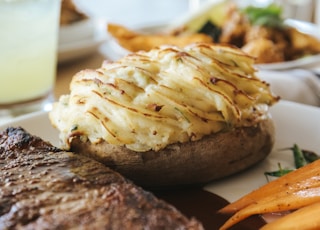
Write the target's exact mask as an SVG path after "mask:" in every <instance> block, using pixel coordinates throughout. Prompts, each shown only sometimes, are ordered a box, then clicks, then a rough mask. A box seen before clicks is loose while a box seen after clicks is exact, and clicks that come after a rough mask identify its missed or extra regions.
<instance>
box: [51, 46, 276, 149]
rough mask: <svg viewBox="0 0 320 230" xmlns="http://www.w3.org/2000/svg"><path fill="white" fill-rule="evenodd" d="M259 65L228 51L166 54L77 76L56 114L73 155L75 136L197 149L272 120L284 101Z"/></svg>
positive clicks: (137, 56) (192, 49)
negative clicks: (196, 144)
mask: <svg viewBox="0 0 320 230" xmlns="http://www.w3.org/2000/svg"><path fill="white" fill-rule="evenodd" d="M253 63H254V59H253V58H251V57H249V56H247V55H246V54H244V53H243V52H242V51H240V50H238V49H234V48H231V47H228V46H221V45H213V44H205V43H198V44H192V45H189V46H187V47H185V48H183V49H182V48H177V47H174V46H162V47H159V48H156V49H153V50H151V51H149V52H137V53H134V54H130V55H128V56H126V57H124V58H122V59H120V60H119V61H117V62H113V63H109V62H105V63H103V65H102V66H101V67H100V68H99V69H97V70H83V71H81V72H79V73H77V74H76V75H75V76H74V78H73V80H72V82H71V85H70V90H71V92H70V95H64V96H61V98H60V100H59V102H56V103H55V104H54V107H53V110H52V111H51V112H50V120H51V122H52V124H53V125H54V126H55V127H57V129H59V131H60V138H61V140H62V141H63V142H64V144H65V146H66V147H68V146H69V143H70V141H71V140H72V138H73V137H74V136H81V138H83V139H84V140H87V139H89V141H90V142H91V143H93V144H94V143H97V142H100V141H107V142H108V143H110V144H115V145H124V146H126V147H127V148H129V149H131V150H134V151H148V150H155V151H157V150H160V149H162V148H164V147H166V146H167V145H169V144H172V143H176V142H187V141H196V140H199V139H200V138H202V137H203V136H205V135H210V134H212V133H216V132H220V131H226V130H228V129H231V128H233V127H239V126H251V125H254V124H256V123H257V122H259V121H260V120H261V119H265V118H266V116H268V107H269V106H270V105H272V104H273V103H275V102H276V101H277V100H278V98H277V97H275V96H274V95H272V93H271V92H270V90H269V86H268V84H267V83H265V82H263V81H261V80H259V79H258V78H257V77H256V76H255V69H254V68H253Z"/></svg>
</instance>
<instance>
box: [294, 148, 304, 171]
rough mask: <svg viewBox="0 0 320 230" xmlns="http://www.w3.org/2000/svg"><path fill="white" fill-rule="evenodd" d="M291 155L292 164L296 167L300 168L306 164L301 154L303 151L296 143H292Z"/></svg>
mask: <svg viewBox="0 0 320 230" xmlns="http://www.w3.org/2000/svg"><path fill="white" fill-rule="evenodd" d="M292 151H293V156H294V164H295V166H296V168H297V169H298V168H301V167H303V166H305V165H307V164H308V162H307V161H306V159H305V158H304V156H303V153H302V151H301V149H300V148H299V146H298V145H297V144H294V145H293V147H292Z"/></svg>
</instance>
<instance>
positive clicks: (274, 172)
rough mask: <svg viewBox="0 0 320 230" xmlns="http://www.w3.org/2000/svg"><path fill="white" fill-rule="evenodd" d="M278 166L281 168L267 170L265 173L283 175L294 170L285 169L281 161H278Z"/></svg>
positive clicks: (275, 175) (276, 175) (266, 174)
mask: <svg viewBox="0 0 320 230" xmlns="http://www.w3.org/2000/svg"><path fill="white" fill-rule="evenodd" d="M278 167H279V170H277V171H271V172H265V173H264V175H265V176H273V177H281V176H283V175H285V174H287V173H289V172H292V171H293V169H283V168H282V167H281V164H280V163H278Z"/></svg>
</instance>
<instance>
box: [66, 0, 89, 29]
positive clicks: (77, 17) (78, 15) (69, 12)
mask: <svg viewBox="0 0 320 230" xmlns="http://www.w3.org/2000/svg"><path fill="white" fill-rule="evenodd" d="M86 18H87V16H86V15H85V14H84V13H82V12H80V11H79V10H78V9H77V7H76V6H75V4H74V3H73V1H72V0H62V1H61V13H60V25H67V24H71V23H73V22H77V21H81V20H83V19H86Z"/></svg>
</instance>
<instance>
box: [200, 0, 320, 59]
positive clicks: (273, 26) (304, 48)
mask: <svg viewBox="0 0 320 230" xmlns="http://www.w3.org/2000/svg"><path fill="white" fill-rule="evenodd" d="M281 14H282V10H281V8H280V7H279V6H277V5H269V6H267V7H264V8H260V7H253V6H249V7H247V8H245V9H240V8H238V7H237V6H235V5H234V4H231V5H230V7H229V9H228V10H227V13H226V16H225V18H224V22H222V24H221V25H217V27H218V28H220V30H217V29H216V30H215V31H216V33H215V36H216V37H218V38H217V39H216V40H215V41H216V42H218V43H228V44H233V45H236V46H237V47H240V48H241V49H243V50H244V51H245V52H247V53H248V54H250V55H251V56H254V57H256V63H258V64H261V63H274V62H284V61H290V60H295V59H298V58H302V57H305V56H308V55H314V54H319V53H320V40H319V39H318V38H316V37H314V36H312V35H310V34H306V33H303V32H301V31H299V30H298V29H296V28H294V27H291V26H289V25H286V24H285V22H284V20H283V19H282V18H281ZM209 23H210V22H209ZM213 27H214V25H213ZM199 31H201V32H204V31H202V29H200V30H199ZM207 33H210V31H207Z"/></svg>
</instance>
